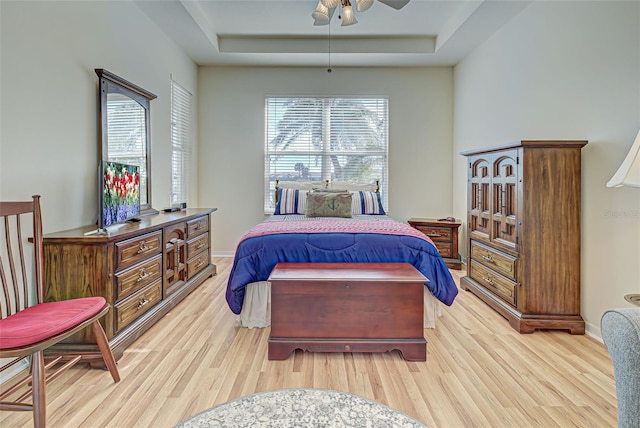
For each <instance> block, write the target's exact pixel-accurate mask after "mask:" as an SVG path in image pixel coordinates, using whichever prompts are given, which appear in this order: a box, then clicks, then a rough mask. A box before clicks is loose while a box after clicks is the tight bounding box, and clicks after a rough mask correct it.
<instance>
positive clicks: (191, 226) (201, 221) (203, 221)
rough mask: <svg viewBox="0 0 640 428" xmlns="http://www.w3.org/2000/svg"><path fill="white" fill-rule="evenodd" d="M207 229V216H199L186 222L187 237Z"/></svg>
mask: <svg viewBox="0 0 640 428" xmlns="http://www.w3.org/2000/svg"><path fill="white" fill-rule="evenodd" d="M208 230H209V217H206V216H205V217H200V218H197V219H195V220H191V221H188V222H187V238H193V237H194V236H198V235H200V234H202V233H204V232H206V231H208Z"/></svg>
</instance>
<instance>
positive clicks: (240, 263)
mask: <svg viewBox="0 0 640 428" xmlns="http://www.w3.org/2000/svg"><path fill="white" fill-rule="evenodd" d="M278 217H279V216H278ZM387 220H389V218H388V217H387ZM267 221H270V220H267ZM271 221H273V219H271ZM280 223H281V224H282V232H280V233H277V234H267V235H263V236H252V237H248V238H246V239H245V238H243V239H242V240H241V242H240V243H239V244H238V248H237V250H236V254H235V259H234V263H233V268H232V269H231V273H230V274H229V282H228V284H227V291H226V299H227V303H228V305H229V308H231V310H232V311H233V313H235V314H239V313H240V311H241V309H242V303H243V301H244V293H245V286H246V285H247V284H249V283H252V282H257V281H266V280H267V279H268V278H269V274H270V273H271V270H272V269H273V268H274V266H275V265H276V264H277V263H279V262H371V263H381V262H383V263H384V262H389V263H391V262H405V263H410V264H412V265H413V266H414V267H415V268H416V269H418V270H419V271H420V272H421V273H422V274H423V275H424V276H425V277H426V278H427V279H429V282H428V283H426V286H427V287H428V288H429V290H430V291H431V293H432V294H433V295H434V296H435V297H436V298H437V299H438V300H440V301H441V302H443V303H445V304H446V305H451V304H452V303H453V301H454V299H455V297H456V295H457V294H458V289H457V287H456V284H455V282H454V281H453V277H452V276H451V273H450V272H449V269H448V268H447V265H446V264H445V262H444V260H443V259H442V257H441V256H440V254H439V253H438V250H437V249H436V248H435V246H434V245H433V244H432V243H431V242H429V241H428V240H426V238H425V239H421V238H419V237H417V236H415V233H410V234H408V235H406V236H405V235H397V234H389V235H387V234H380V233H331V232H327V233H299V232H295V233H289V232H287V228H286V223H287V222H286V221H281V222H280ZM407 227H410V226H408V225H407Z"/></svg>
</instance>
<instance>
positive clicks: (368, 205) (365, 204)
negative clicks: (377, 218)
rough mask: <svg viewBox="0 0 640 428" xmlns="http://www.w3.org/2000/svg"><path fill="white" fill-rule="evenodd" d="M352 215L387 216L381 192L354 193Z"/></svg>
mask: <svg viewBox="0 0 640 428" xmlns="http://www.w3.org/2000/svg"><path fill="white" fill-rule="evenodd" d="M352 194H353V202H352V207H351V210H352V213H353V215H360V214H370V215H385V214H386V213H385V212H384V208H382V199H381V198H380V192H369V191H360V192H352Z"/></svg>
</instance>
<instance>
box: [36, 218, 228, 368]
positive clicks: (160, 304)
mask: <svg viewBox="0 0 640 428" xmlns="http://www.w3.org/2000/svg"><path fill="white" fill-rule="evenodd" d="M214 211H216V209H215V208H208V209H187V210H184V211H179V212H173V213H159V214H154V215H150V216H145V217H141V221H140V222H138V223H127V224H123V225H116V226H111V227H110V228H109V234H108V235H90V236H85V233H86V232H89V231H91V230H92V229H95V226H87V227H83V228H78V229H73V230H67V231H63V232H57V233H51V234H48V235H45V236H44V257H45V259H44V265H45V287H46V300H47V301H55V300H62V299H71V298H77V297H87V296H103V297H104V298H105V299H106V300H107V302H109V303H110V304H111V307H112V309H111V310H110V311H109V313H108V314H107V315H106V316H105V317H104V318H103V319H102V323H103V327H104V330H105V333H106V334H107V338H108V339H109V344H110V345H111V348H112V350H113V354H114V356H115V357H116V359H119V358H120V357H122V354H123V352H124V350H125V349H126V348H127V346H129V345H130V344H131V343H132V342H133V341H135V340H136V339H137V338H138V337H140V336H141V335H142V334H143V333H144V332H145V331H147V330H148V329H149V328H150V327H151V326H153V324H155V323H156V322H157V321H158V320H159V319H160V318H162V317H163V316H164V315H165V314H166V313H167V312H169V310H171V308H173V307H174V306H175V305H176V304H177V303H178V302H180V301H181V300H182V299H184V298H185V297H186V296H187V294H189V293H190V292H191V291H193V290H194V289H195V288H196V287H198V286H199V285H200V284H202V283H203V282H204V281H205V280H206V279H207V278H209V277H211V276H212V275H215V273H216V266H215V265H214V264H212V263H211V251H210V239H211V213H213V212H214ZM63 350H64V351H65V352H68V351H72V352H76V353H81V354H85V355H87V356H88V357H89V358H90V356H91V355H93V354H95V356H96V358H97V359H99V356H100V354H99V351H98V348H97V345H96V344H95V341H94V340H93V336H92V335H91V333H90V332H89V331H88V330H85V331H83V332H80V333H78V334H76V335H75V336H73V337H72V338H71V339H70V340H68V341H66V342H64V343H63V344H60V345H57V346H55V347H53V348H50V349H49V353H51V354H55V353H56V352H57V351H63Z"/></svg>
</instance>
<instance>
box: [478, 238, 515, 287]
mask: <svg viewBox="0 0 640 428" xmlns="http://www.w3.org/2000/svg"><path fill="white" fill-rule="evenodd" d="M471 258H472V259H473V260H476V261H478V262H480V263H482V264H483V265H485V266H486V267H488V268H490V269H493V270H495V271H496V272H498V273H500V274H502V275H504V276H506V277H507V278H509V279H512V280H514V281H515V280H516V279H517V276H516V274H517V272H516V260H517V259H516V258H515V257H512V256H509V255H507V254H504V253H500V252H498V251H496V250H494V249H493V248H489V247H485V246H484V245H481V244H478V243H477V242H475V241H471Z"/></svg>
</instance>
